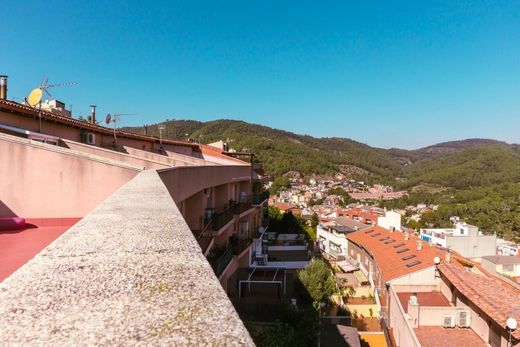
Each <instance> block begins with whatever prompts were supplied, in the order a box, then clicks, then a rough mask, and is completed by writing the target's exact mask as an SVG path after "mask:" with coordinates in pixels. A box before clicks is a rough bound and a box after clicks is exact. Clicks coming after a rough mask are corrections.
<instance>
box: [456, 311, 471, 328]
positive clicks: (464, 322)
mask: <svg viewBox="0 0 520 347" xmlns="http://www.w3.org/2000/svg"><path fill="white" fill-rule="evenodd" d="M458 318H459V319H458V326H459V327H461V328H469V326H470V325H471V315H470V313H469V311H467V310H464V311H459V312H458Z"/></svg>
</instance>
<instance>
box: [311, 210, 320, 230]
mask: <svg viewBox="0 0 520 347" xmlns="http://www.w3.org/2000/svg"><path fill="white" fill-rule="evenodd" d="M318 224H320V218H319V217H318V214H317V213H316V212H314V213H313V214H312V217H311V227H312V228H313V229H315V228H316V227H317V226H318Z"/></svg>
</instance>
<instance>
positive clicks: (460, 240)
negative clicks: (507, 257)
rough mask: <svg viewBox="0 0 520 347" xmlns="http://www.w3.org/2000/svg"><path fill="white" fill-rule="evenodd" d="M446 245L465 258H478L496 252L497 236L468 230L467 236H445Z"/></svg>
mask: <svg viewBox="0 0 520 347" xmlns="http://www.w3.org/2000/svg"><path fill="white" fill-rule="evenodd" d="M446 245H447V246H448V247H450V248H451V249H452V250H454V251H456V252H458V253H460V254H461V255H462V256H463V257H467V258H480V257H483V256H486V255H495V254H496V245H497V236H496V235H478V234H477V232H476V231H475V230H471V229H470V230H469V235H468V236H446Z"/></svg>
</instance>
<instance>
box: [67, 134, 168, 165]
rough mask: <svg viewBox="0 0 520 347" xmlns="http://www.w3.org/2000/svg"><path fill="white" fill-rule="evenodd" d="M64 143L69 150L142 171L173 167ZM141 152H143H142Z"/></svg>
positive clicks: (81, 144)
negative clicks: (124, 164)
mask: <svg viewBox="0 0 520 347" xmlns="http://www.w3.org/2000/svg"><path fill="white" fill-rule="evenodd" d="M63 142H64V144H65V145H66V146H67V147H68V148H70V149H72V150H75V151H79V152H82V153H87V154H92V155H97V156H100V157H103V158H107V159H111V160H116V161H118V162H122V163H126V164H129V165H132V166H135V167H137V168H140V169H143V168H144V169H164V168H167V167H171V166H170V165H168V164H166V163H160V162H157V161H153V160H148V159H144V158H136V157H134V156H132V155H128V154H124V153H120V152H116V151H111V150H108V149H104V148H99V147H96V146H91V145H86V144H83V143H78V142H73V141H68V140H64V141H63ZM141 152H143V151H141Z"/></svg>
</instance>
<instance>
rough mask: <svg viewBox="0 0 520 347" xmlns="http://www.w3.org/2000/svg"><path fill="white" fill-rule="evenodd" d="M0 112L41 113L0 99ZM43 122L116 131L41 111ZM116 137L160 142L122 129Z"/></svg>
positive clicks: (25, 114)
mask: <svg viewBox="0 0 520 347" xmlns="http://www.w3.org/2000/svg"><path fill="white" fill-rule="evenodd" d="M0 110H1V111H6V112H13V113H16V114H19V115H22V116H25V117H31V118H37V117H38V113H39V111H38V110H37V109H36V108H34V107H30V106H26V105H22V104H19V103H17V102H14V101H9V100H2V99H0ZM41 115H42V120H45V121H50V122H55V123H60V124H63V125H68V126H71V127H76V128H80V129H86V130H89V131H93V132H98V133H105V134H113V133H114V129H110V128H107V127H103V126H101V125H97V124H91V123H87V122H84V121H80V120H78V119H75V118H72V117H66V116H62V115H59V114H55V113H52V112H48V111H44V110H41ZM116 135H117V136H118V137H124V138H133V139H138V140H145V141H153V142H156V141H159V138H158V137H155V136H148V135H139V134H134V133H131V132H127V131H123V130H120V129H116ZM162 141H163V143H165V144H172V145H178V146H186V147H193V148H197V149H198V148H199V146H198V145H197V144H196V143H191V142H184V141H177V140H172V139H167V138H165V139H163V140H162Z"/></svg>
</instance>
